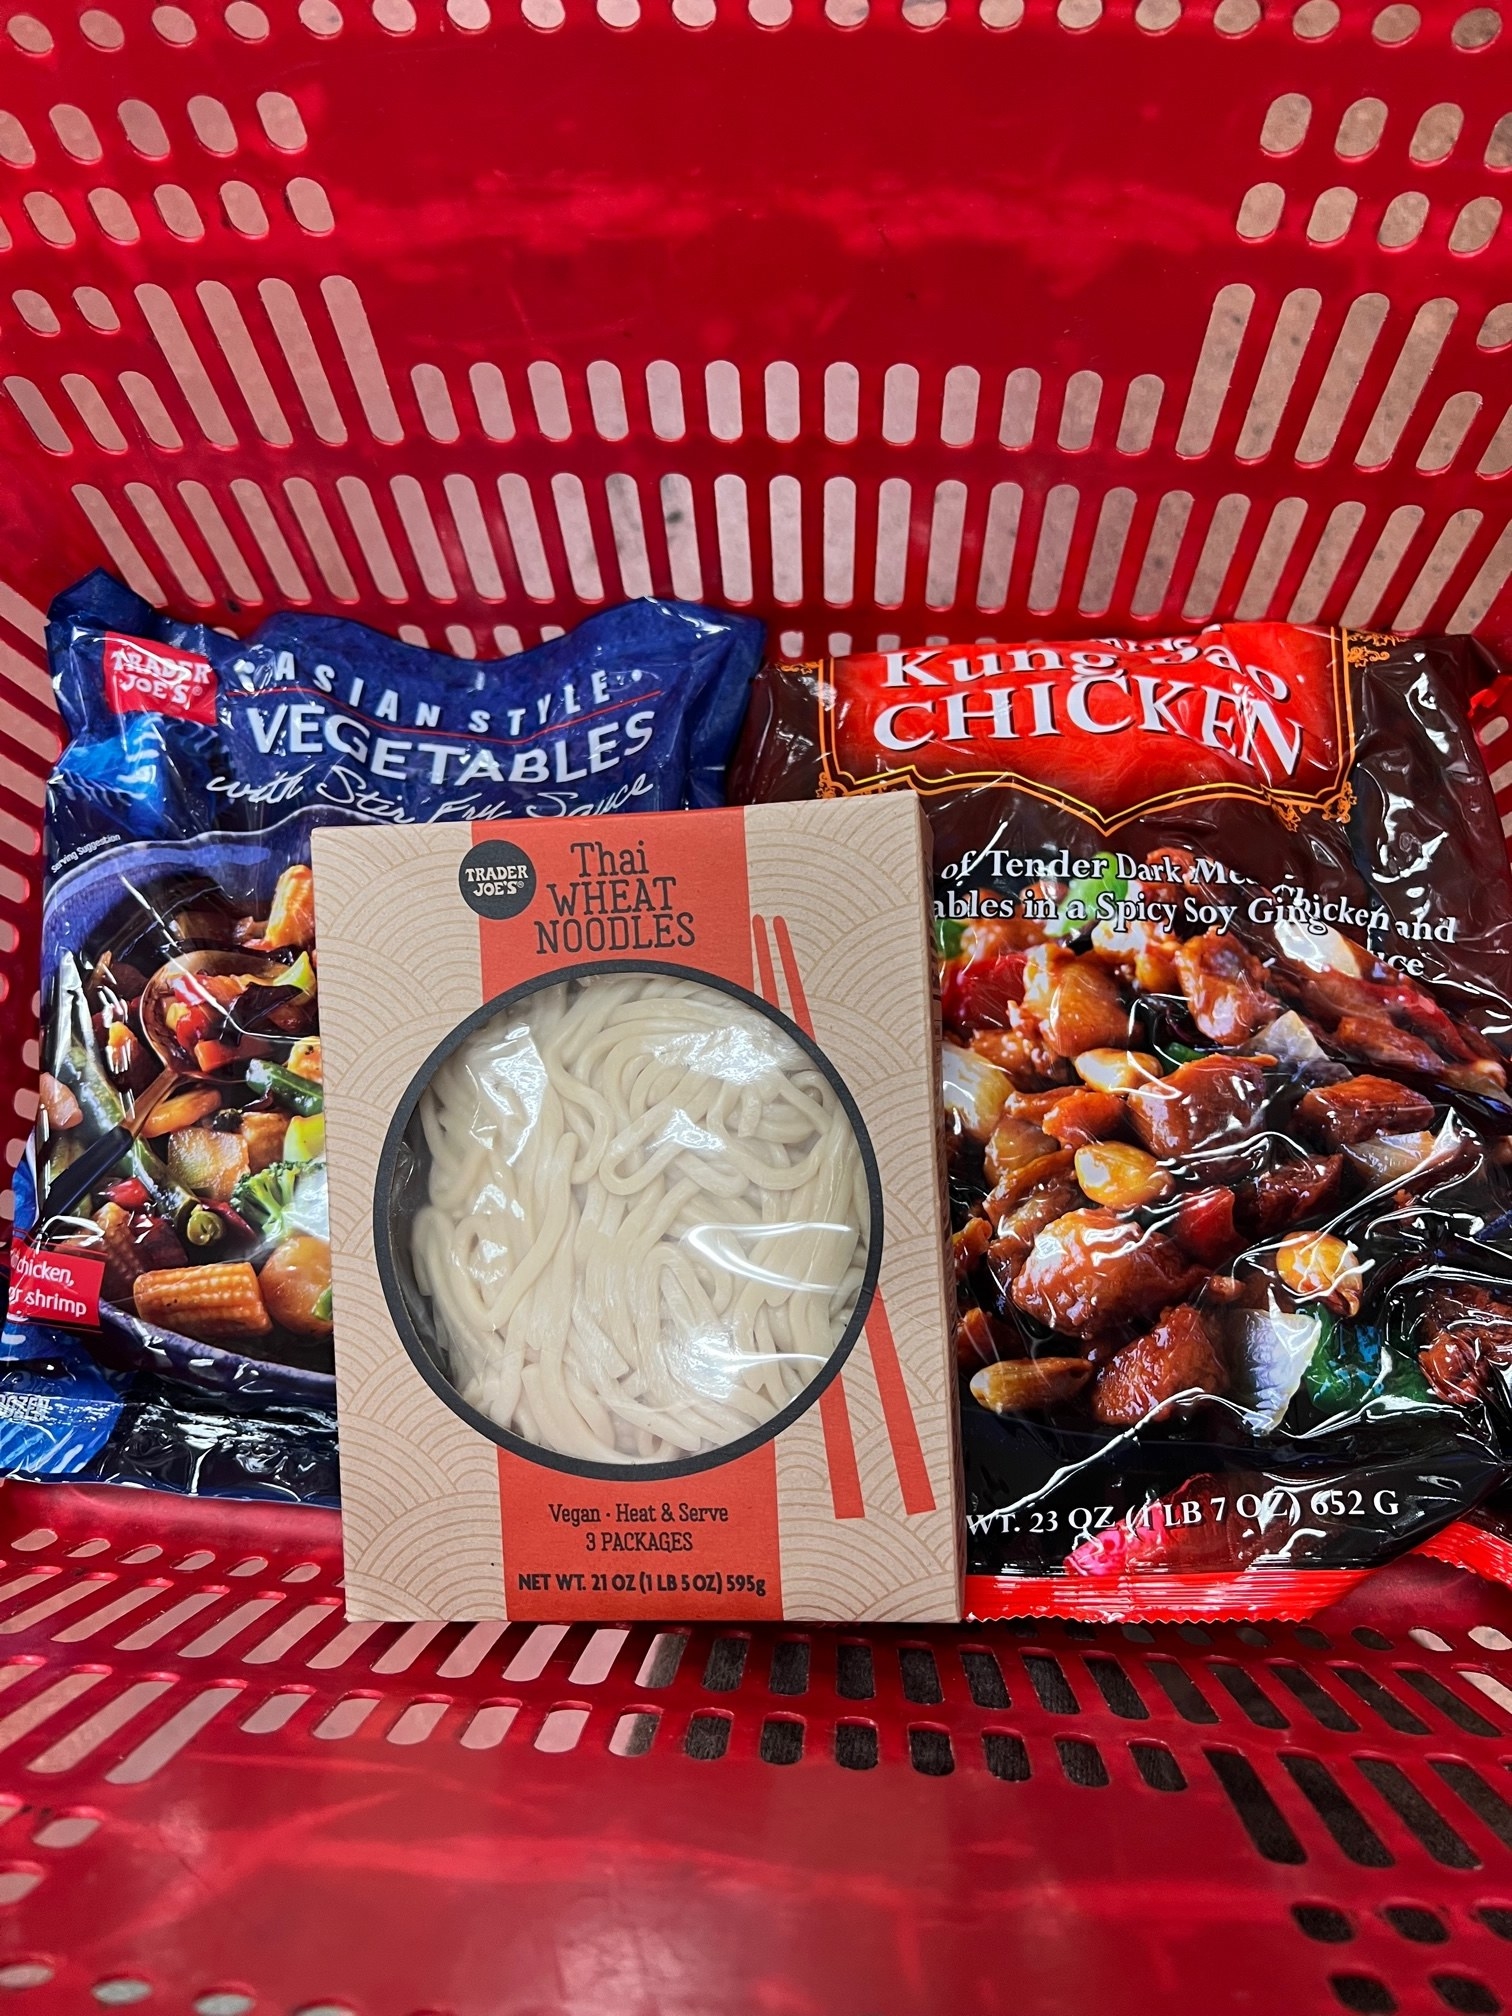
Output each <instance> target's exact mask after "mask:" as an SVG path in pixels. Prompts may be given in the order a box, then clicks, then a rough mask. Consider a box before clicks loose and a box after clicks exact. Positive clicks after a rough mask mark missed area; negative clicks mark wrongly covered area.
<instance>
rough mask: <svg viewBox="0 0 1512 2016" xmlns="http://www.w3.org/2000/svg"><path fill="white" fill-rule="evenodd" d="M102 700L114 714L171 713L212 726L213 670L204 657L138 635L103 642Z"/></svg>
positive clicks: (109, 637)
mask: <svg viewBox="0 0 1512 2016" xmlns="http://www.w3.org/2000/svg"><path fill="white" fill-rule="evenodd" d="M105 697H106V699H107V700H108V701H109V702H110V705H111V707H112V708H113V709H114V711H115V712H116V713H117V714H171V715H173V716H174V717H175V719H177V720H179V721H201V722H203V723H204V725H205V726H206V727H207V728H213V727H214V726H215V671H214V668H213V666H212V665H211V663H210V660H209V659H208V658H200V657H198V656H197V655H196V654H195V653H194V652H193V651H174V650H172V649H171V648H170V647H169V646H167V645H165V644H146V643H144V642H143V641H142V639H141V638H140V637H118V636H117V635H116V634H115V633H114V632H113V631H112V632H109V633H107V635H106V638H105Z"/></svg>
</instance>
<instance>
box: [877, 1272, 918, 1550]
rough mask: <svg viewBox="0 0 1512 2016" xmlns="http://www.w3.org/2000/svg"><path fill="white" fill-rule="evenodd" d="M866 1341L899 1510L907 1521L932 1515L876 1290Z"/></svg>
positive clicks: (914, 1429)
mask: <svg viewBox="0 0 1512 2016" xmlns="http://www.w3.org/2000/svg"><path fill="white" fill-rule="evenodd" d="M866 1341H867V1343H868V1344H870V1346H871V1354H872V1370H873V1372H875V1373H876V1375H877V1392H878V1394H879V1396H880V1398H881V1401H882V1419H883V1421H884V1422H885V1423H886V1424H887V1439H888V1441H889V1442H890V1443H891V1444H892V1453H893V1463H894V1464H895V1466H896V1467H897V1472H898V1484H899V1487H900V1489H901V1490H902V1493H903V1510H904V1511H905V1512H906V1513H907V1514H908V1516H909V1518H912V1517H913V1516H914V1514H915V1513H916V1512H933V1511H934V1509H935V1495H934V1489H933V1486H932V1485H931V1484H930V1481H929V1466H928V1464H927V1463H926V1462H925V1461H924V1449H923V1445H922V1444H921V1443H920V1441H919V1427H918V1423H917V1422H916V1421H915V1420H914V1413H913V1404H912V1402H911V1401H910V1400H909V1397H908V1387H907V1385H906V1384H905V1383H904V1379H903V1367H902V1366H901V1365H900V1364H899V1363H898V1347H897V1344H896V1343H895V1342H894V1341H893V1333H892V1325H891V1323H889V1322H888V1320H887V1308H886V1305H885V1304H884V1302H883V1300H882V1292H881V1290H880V1289H879V1290H878V1291H877V1296H876V1299H875V1300H874V1301H873V1303H872V1306H871V1314H870V1315H869V1316H868V1317H867V1319H866Z"/></svg>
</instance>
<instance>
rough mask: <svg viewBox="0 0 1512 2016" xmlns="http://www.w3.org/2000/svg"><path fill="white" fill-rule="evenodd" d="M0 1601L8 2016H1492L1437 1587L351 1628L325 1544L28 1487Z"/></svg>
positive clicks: (1489, 1750)
mask: <svg viewBox="0 0 1512 2016" xmlns="http://www.w3.org/2000/svg"><path fill="white" fill-rule="evenodd" d="M254 1548H255V1549H256V1551H253V1549H254ZM0 1562H3V1565H0V1640H3V1641H4V1643H3V1645H0V1814H3V1815H4V1818H3V1821H0V1990H9V1991H11V1993H12V1994H13V1995H14V1997H15V2007H16V2008H17V2010H18V2012H19V2011H21V2010H25V2009H31V2010H46V2011H49V2012H50V2011H51V2010H53V2009H58V2010H62V2009H65V2008H66V2009H69V2010H78V2009H81V2008H87V2007H89V2006H92V2004H91V2001H90V1997H91V1996H92V1997H93V2001H94V2003H95V2004H98V2005H101V2006H107V2007H108V2006H111V2005H113V2004H115V2003H123V2004H124V2003H128V2002H135V2001H140V2002H142V2003H144V2004H150V2005H154V2006H158V2007H164V2008H173V2009H175V2010H181V2009H184V2008H186V2007H192V2008H193V2009H194V2010H195V2011H196V2012H197V2016H247V2012H250V2011H252V2010H253V2009H256V2010H271V2011H279V2012H282V2011H289V2012H293V2011H303V2012H305V2016H314V2012H316V2011H351V2012H353V2016H420V2012H430V2011H438V2010H446V2011H451V2012H455V2016H474V2012H476V2016H494V2012H508V2016H515V2012H518V2016H545V2012H558V2011H560V2012H572V2016H579V2012H582V2016H587V2012H594V2016H597V2012H601V2011H607V2010H610V2009H613V2010H615V2011H616V2012H620V2011H623V2012H625V2016H653V2012H654V2016H708V2012H710V2011H715V2010H725V2009H729V2010H742V2011H744V2010H751V2011H773V2012H782V2016H788V2012H792V2016H808V2012H810V2011H812V2012H815V2016H818V2012H821V2011H823V2012H826V2016H828V2012H831V2011H840V2010H843V2011H846V2012H854V2016H903V2012H916V2011H919V2010H930V2009H936V2008H942V2009H943V2008H948V2007H963V2008H969V2009H971V2010H972V2011H974V2012H982V2016H996V2012H998V2011H1002V2012H1004V2016H1006V2012H1008V2011H1010V2010H1011V2011H1013V2012H1014V2016H1052V2012H1056V2016H1058V2012H1062V2011H1068V2010H1081V2009H1089V2010H1090V2009H1093V2008H1095V2009H1098V2010H1099V2011H1106V2012H1111V2016H1143V2012H1145V2011H1148V2010H1154V2009H1156V2008H1158V2007H1164V2006H1166V2005H1167V2004H1168V2003H1169V2000H1170V1998H1171V1996H1172V1995H1173V1994H1183V1995H1185V1996H1186V1997H1187V1998H1188V1999H1189V2000H1194V2001H1196V2002H1198V2003H1199V2004H1200V2006H1201V2007H1203V2008H1204V2009H1210V2010H1229V2009H1232V2010H1236V2011H1237V2010H1245V2011H1254V2012H1268V2011H1272V2010H1274V2011H1276V2012H1277V2016H1280V2012H1296V2011H1304V2012H1311V2011H1314V2010H1316V2011H1320V2012H1321V2011H1328V2010H1337V2009H1346V2010H1359V2011H1380V2012H1390V2011H1395V2010H1401V2011H1403V2012H1405V2016H1426V2012H1428V2011H1444V2010H1448V2011H1451V2012H1458V2011H1467V2012H1487V2016H1490V2012H1494V2011H1496V2010H1498V2009H1500V2008H1501V2007H1502V2006H1503V2003H1504V2001H1506V2000H1508V1999H1512V1803H1509V1798H1508V1792H1509V1790H1512V1788H1509V1787H1508V1784H1507V1772H1508V1768H1509V1764H1512V1733H1509V1732H1512V1661H1509V1659H1508V1657H1507V1654H1508V1653H1509V1652H1512V1597H1509V1596H1508V1595H1507V1594H1506V1593H1505V1592H1502V1591H1499V1590H1495V1589H1492V1588H1490V1587H1489V1586H1487V1585H1485V1584H1481V1583H1477V1582H1474V1581H1472V1580H1471V1579H1470V1578H1468V1577H1465V1576H1461V1575H1457V1574H1456V1573H1455V1572H1454V1571H1452V1570H1450V1569H1447V1568H1444V1567H1442V1566H1440V1565H1439V1564H1436V1563H1431V1562H1427V1561H1422V1560H1416V1561H1408V1562H1406V1563H1403V1564H1401V1565H1400V1566H1399V1567H1398V1568H1396V1569H1394V1570H1392V1571H1390V1572H1389V1573H1388V1574H1387V1575H1385V1576H1384V1577H1382V1578H1379V1579H1378V1580H1377V1581H1375V1582H1374V1583H1372V1584H1370V1585H1368V1586H1367V1587H1366V1588H1365V1589H1362V1590H1360V1591H1358V1592H1356V1593H1355V1594H1354V1595H1352V1596H1351V1597H1350V1598H1348V1599H1347V1600H1346V1601H1345V1602H1344V1603H1342V1604H1340V1605H1339V1606H1337V1607H1336V1609H1335V1610H1333V1611H1331V1612H1329V1613H1327V1614H1326V1615H1325V1616H1324V1617H1323V1618H1322V1619H1320V1620H1318V1622H1317V1623H1316V1624H1314V1625H1309V1626H1290V1625H1284V1626H1283V1625H1265V1626H1251V1625H1239V1626H1226V1625H1215V1624H1209V1625H1201V1626H1199V1625H1186V1626H1180V1627H1174V1628H1165V1627H1144V1626H1126V1627H1123V1628H1122V1629H1115V1628H1112V1627H1100V1626H1092V1625H1079V1624H1053V1623H1040V1622H1029V1621H1027V1620H1026V1621H1023V1622H1021V1623H1018V1624H1015V1625H1013V1626H1000V1627H992V1628H989V1629H986V1630H982V1631H939V1630H935V1631H928V1632H901V1631H893V1630H886V1631H883V1630H877V1631H867V1632H855V1633H841V1632H835V1631H829V1630H824V1631H804V1630H801V1629H797V1628H793V1629H782V1628H775V1627H774V1628H767V1629H761V1630H757V1631H753V1632H745V1631H738V1630H732V1629H729V1628H727V1627H722V1626H719V1627H708V1628H694V1629H679V1630H677V1631H668V1632H657V1631H655V1630H653V1629H651V1628H649V1627H645V1626H637V1627H633V1628H630V1629H620V1628H606V1627H600V1628H593V1627H587V1626H575V1627H570V1628H569V1627H560V1626H545V1625H538V1626H529V1625H509V1626H504V1625H475V1626H471V1627H469V1626H464V1625H456V1626H441V1625H433V1624H421V1625H411V1626H408V1627H403V1626H397V1625H347V1624H345V1623H344V1622H343V1620H342V1618H341V1614H340V1595H339V1586H338V1581H337V1578H338V1575H339V1552H338V1546H337V1527H336V1522H335V1520H334V1518H331V1517H329V1516H326V1515H322V1514H308V1513H300V1512H295V1511H292V1510H283V1509H265V1508H257V1509H255V1510H254V1509H253V1508H248V1507H245V1506H243V1507H233V1506H226V1505H214V1504H196V1503H188V1502H182V1501H174V1500H164V1499H160V1498H152V1497H148V1496H146V1495H145V1494H139V1493H129V1492H122V1491H104V1490H101V1491H93V1492H84V1491H75V1490H70V1489H66V1488H58V1489H54V1490H51V1491H43V1490H37V1489H32V1488H26V1487H12V1488H9V1489H7V1490H6V1491H4V1492H3V1493H0ZM1420 1618H1431V1619H1432V1620H1433V1622H1432V1626H1431V1628H1429V1627H1427V1626H1425V1625H1423V1624H1420V1623H1419V1622H1418V1621H1417V1620H1418V1619H1420ZM3 2006H4V2005H3V2003H0V2007H3Z"/></svg>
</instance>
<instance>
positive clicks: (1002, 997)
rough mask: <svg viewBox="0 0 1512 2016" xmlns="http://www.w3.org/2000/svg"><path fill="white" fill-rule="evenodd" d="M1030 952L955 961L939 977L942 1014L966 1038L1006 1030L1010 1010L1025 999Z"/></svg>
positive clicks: (1000, 953) (997, 953) (951, 961)
mask: <svg viewBox="0 0 1512 2016" xmlns="http://www.w3.org/2000/svg"><path fill="white" fill-rule="evenodd" d="M1028 956H1029V955H1028V953H1027V952H995V953H992V954H990V955H989V956H988V957H987V958H985V959H971V958H961V959H952V960H950V961H948V963H947V964H946V965H945V966H944V968H943V969H942V971H941V974H940V1012H941V1013H942V1015H943V1016H944V1018H945V1021H946V1023H947V1024H948V1025H949V1026H950V1027H951V1028H953V1029H958V1030H960V1031H961V1032H962V1033H963V1034H964V1035H967V1036H969V1035H971V1033H972V1032H973V1031H974V1030H977V1029H1006V1028H1007V1027H1008V1026H1009V1016H1008V1009H1009V1007H1010V1005H1011V1004H1013V1003H1015V1002H1018V1001H1022V1000H1023V998H1024V962H1025V960H1026V959H1027V958H1028Z"/></svg>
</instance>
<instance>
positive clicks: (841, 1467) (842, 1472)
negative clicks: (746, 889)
mask: <svg viewBox="0 0 1512 2016" xmlns="http://www.w3.org/2000/svg"><path fill="white" fill-rule="evenodd" d="M776 928H777V931H778V933H779V936H778V940H777V942H778V945H779V947H781V948H782V966H783V971H784V973H785V974H786V976H787V983H788V994H789V997H790V998H791V1000H792V1003H793V1020H794V1021H795V1022H796V1023H797V1024H798V1025H799V1027H800V1028H801V1029H802V1030H803V1032H804V1034H805V1035H807V1036H812V1035H813V1033H814V1030H813V1024H812V1023H811V1022H810V1020H809V1012H808V1002H807V1001H806V1000H805V998H804V993H803V983H802V982H801V981H800V980H799V978H798V967H797V962H796V961H795V960H794V959H793V941H792V939H791V938H789V937H788V932H787V926H786V925H785V924H784V923H783V922H782V919H781V918H780V917H779V918H778V919H777V920H776ZM751 936H752V938H753V939H754V941H755V945H756V971H757V973H758V975H759V976H760V986H761V992H762V995H763V997H764V998H765V999H766V1000H768V1001H770V1002H771V1004H772V1006H773V1007H774V1008H776V1007H778V1006H780V1003H779V1002H778V999H777V974H776V971H775V969H774V968H773V965H772V947H771V941H770V940H769V939H768V937H767V927H766V919H765V918H764V917H757V916H755V915H754V914H753V915H752V917H751ZM819 1425H820V1427H821V1428H822V1429H823V1430H824V1460H825V1463H826V1465H827V1467H828V1469H829V1480H830V1498H831V1500H832V1501H833V1503H834V1507H835V1517H836V1518H837V1519H864V1518H865V1517H866V1501H865V1499H864V1498H863V1497H862V1496H861V1466H860V1464H859V1463H858V1462H857V1460H856V1438H855V1436H854V1435H853V1434H852V1433H851V1420H850V1408H849V1406H848V1405H847V1404H846V1399H845V1385H844V1375H843V1374H842V1375H841V1377H840V1378H838V1379H833V1380H831V1382H830V1384H829V1385H828V1386H826V1387H825V1389H824V1391H823V1392H822V1393H821V1394H820V1395H819Z"/></svg>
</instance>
